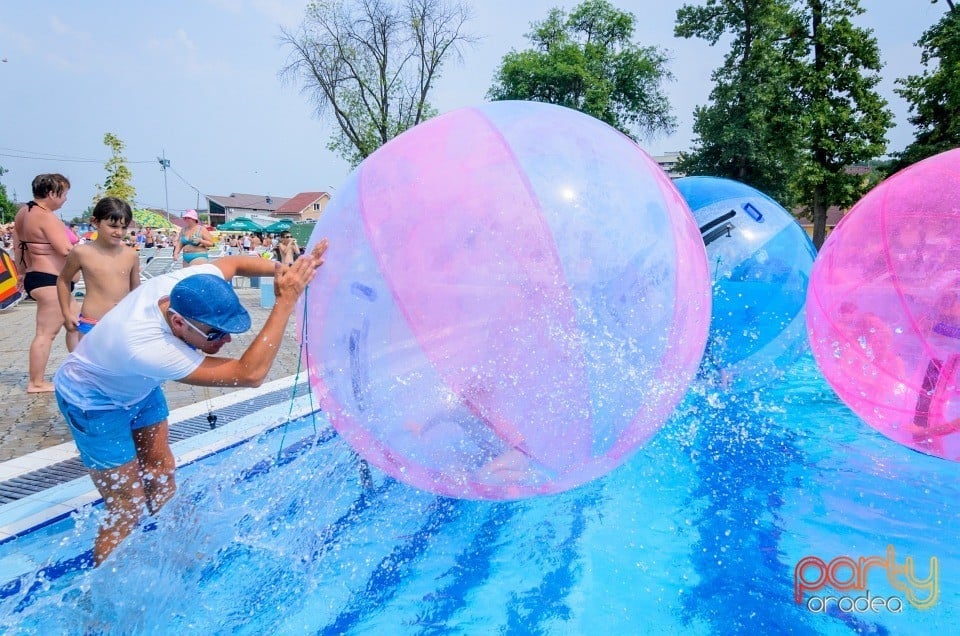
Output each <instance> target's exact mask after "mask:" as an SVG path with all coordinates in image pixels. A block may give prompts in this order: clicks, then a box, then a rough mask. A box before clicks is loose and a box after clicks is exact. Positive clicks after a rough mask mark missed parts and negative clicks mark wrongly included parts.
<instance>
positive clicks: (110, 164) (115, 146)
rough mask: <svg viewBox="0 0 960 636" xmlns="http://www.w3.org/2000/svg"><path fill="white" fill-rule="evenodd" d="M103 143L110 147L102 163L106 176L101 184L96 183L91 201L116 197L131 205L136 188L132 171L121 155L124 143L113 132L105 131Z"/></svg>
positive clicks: (95, 201)
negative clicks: (107, 155) (95, 190)
mask: <svg viewBox="0 0 960 636" xmlns="http://www.w3.org/2000/svg"><path fill="white" fill-rule="evenodd" d="M103 144H104V145H105V146H107V147H108V148H110V151H111V155H110V158H109V159H107V162H106V164H104V168H106V170H107V178H106V179H104V181H103V185H100V184H99V183H98V184H97V193H96V194H95V195H93V202H94V203H97V202H98V201H100V199H102V198H104V197H117V198H118V199H123V200H124V201H126V202H127V203H129V204H131V205H133V201H134V198H135V197H136V196H137V190H136V188H134V187H133V184H132V183H131V181H132V180H133V172H131V171H130V167H129V166H128V165H127V158H126V157H124V156H123V148H124V143H123V142H122V141H120V138H119V137H117V136H116V135H114V134H113V133H106V134H105V135H104V136H103Z"/></svg>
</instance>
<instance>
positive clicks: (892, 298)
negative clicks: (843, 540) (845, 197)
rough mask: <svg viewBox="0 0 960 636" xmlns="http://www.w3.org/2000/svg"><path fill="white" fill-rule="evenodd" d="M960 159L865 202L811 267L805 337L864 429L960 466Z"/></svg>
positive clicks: (929, 164) (940, 161)
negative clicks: (959, 364) (864, 424)
mask: <svg viewBox="0 0 960 636" xmlns="http://www.w3.org/2000/svg"><path fill="white" fill-rule="evenodd" d="M958 262H960V149H958V150H952V151H949V152H945V153H942V154H939V155H937V156H935V157H931V158H929V159H926V160H924V161H921V162H920V163H917V164H915V165H913V166H910V167H908V168H906V169H904V170H902V171H901V172H898V173H897V174H895V175H893V176H892V177H890V178H889V179H887V180H886V181H884V182H883V183H881V184H880V185H878V186H877V187H876V188H874V189H873V190H872V191H870V192H869V193H868V194H867V195H866V196H865V197H864V198H863V199H861V200H860V201H859V202H858V203H857V204H856V205H855V206H854V207H853V209H851V210H850V212H849V213H848V214H847V215H846V216H845V217H844V218H843V220H842V221H841V222H840V224H839V225H838V226H837V228H836V229H835V230H834V231H833V232H832V233H831V234H830V236H829V237H828V239H827V241H826V243H824V246H823V249H822V250H821V251H820V254H819V256H818V258H817V261H816V262H815V263H814V268H813V273H812V276H811V280H810V287H809V293H808V298H807V330H808V334H809V337H810V343H811V347H812V348H813V353H814V356H815V358H816V360H817V363H818V365H819V366H820V369H821V370H822V371H823V373H824V375H825V376H826V379H827V381H828V382H829V383H830V385H831V386H832V387H833V389H834V390H835V391H836V392H837V394H838V395H839V396H840V398H841V399H842V400H843V401H844V402H846V403H847V405H848V406H850V408H851V409H853V411H854V412H856V413H857V415H859V416H860V417H861V418H862V419H863V420H864V421H865V422H867V424H869V425H870V426H872V427H873V428H875V429H877V430H878V431H880V432H881V433H883V434H884V435H886V436H887V437H889V438H891V439H893V440H895V441H897V442H899V443H901V444H904V445H906V446H908V447H910V448H913V449H915V450H918V451H921V452H923V453H927V454H930V455H936V456H938V457H943V458H946V459H951V460H954V461H956V460H958V459H960V386H958V360H960V272H958V270H957V265H956V264H957V263H958Z"/></svg>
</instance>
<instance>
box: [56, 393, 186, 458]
mask: <svg viewBox="0 0 960 636" xmlns="http://www.w3.org/2000/svg"><path fill="white" fill-rule="evenodd" d="M56 394H57V405H58V406H59V407H60V412H61V413H63V417H64V419H66V420H67V426H69V427H70V432H71V433H72V434H73V440H74V441H75V442H76V444H77V449H78V450H79V451H80V461H82V462H83V465H84V466H86V467H87V468H92V469H93V470H106V469H108V468H119V467H120V466H123V465H124V464H126V463H127V462H129V461H132V460H133V459H134V458H136V456H137V449H136V446H134V444H133V435H132V434H131V433H132V431H135V430H137V429H139V428H146V427H147V426H152V425H154V424H159V423H160V422H162V421H163V420H165V419H167V416H168V415H170V410H169V409H168V408H167V399H166V398H165V397H164V396H163V391H161V390H160V387H157V388H155V389H154V390H153V391H151V392H150V395H148V396H147V397H145V398H144V399H142V400H141V401H139V402H137V403H136V404H134V405H133V406H131V407H130V408H126V409H109V410H104V411H84V410H81V409H79V408H77V407H75V406H73V405H71V404H68V403H67V401H66V400H64V399H63V397H62V396H61V395H60V392H59V391H57V392H56Z"/></svg>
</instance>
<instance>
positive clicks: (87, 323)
mask: <svg viewBox="0 0 960 636" xmlns="http://www.w3.org/2000/svg"><path fill="white" fill-rule="evenodd" d="M96 324H97V321H96V320H93V319H91V318H86V317H84V315H83V314H80V319H79V320H78V321H77V331H79V332H80V335H81V336H85V335H87V334H88V333H90V332H91V331H93V327H94V326H95V325H96Z"/></svg>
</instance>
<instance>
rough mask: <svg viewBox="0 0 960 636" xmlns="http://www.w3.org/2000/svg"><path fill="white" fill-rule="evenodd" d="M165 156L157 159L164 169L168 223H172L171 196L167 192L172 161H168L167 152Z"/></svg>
mask: <svg viewBox="0 0 960 636" xmlns="http://www.w3.org/2000/svg"><path fill="white" fill-rule="evenodd" d="M162 154H163V156H161V157H157V161H159V162H160V167H161V168H162V169H163V200H164V203H165V204H166V206H167V221H170V195H169V194H168V192H167V168H169V167H170V160H169V159H167V151H166V150H164V151H163V153H162Z"/></svg>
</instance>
